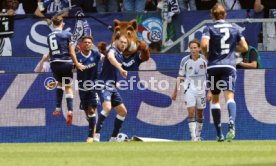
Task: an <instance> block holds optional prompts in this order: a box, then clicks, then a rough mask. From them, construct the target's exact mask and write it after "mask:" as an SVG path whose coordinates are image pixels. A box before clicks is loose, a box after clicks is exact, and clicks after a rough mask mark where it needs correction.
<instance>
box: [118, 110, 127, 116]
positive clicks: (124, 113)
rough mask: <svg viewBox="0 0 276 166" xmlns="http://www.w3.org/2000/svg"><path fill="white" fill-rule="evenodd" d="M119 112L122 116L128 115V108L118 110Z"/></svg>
mask: <svg viewBox="0 0 276 166" xmlns="http://www.w3.org/2000/svg"><path fill="white" fill-rule="evenodd" d="M118 114H119V115H120V116H122V117H126V115H127V110H126V109H122V110H121V111H120V112H118Z"/></svg>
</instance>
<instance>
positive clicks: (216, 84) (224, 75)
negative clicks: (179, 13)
mask: <svg viewBox="0 0 276 166" xmlns="http://www.w3.org/2000/svg"><path fill="white" fill-rule="evenodd" d="M226 15H227V14H226V10H225V9H224V7H223V6H222V5H221V4H220V3H217V4H216V5H215V6H214V7H213V8H212V9H211V17H212V19H213V20H214V23H213V24H211V25H207V26H206V27H205V29H204V31H203V35H202V40H201V48H202V52H203V53H204V55H205V56H206V58H207V59H208V67H207V73H208V79H209V81H210V83H211V86H210V88H211V89H210V90H211V93H212V97H211V100H212V101H211V106H210V107H211V110H212V115H213V119H214V124H215V127H216V130H217V141H219V142H220V141H224V136H223V133H222V131H221V112H220V109H221V107H220V104H219V94H220V92H221V90H223V91H224V97H225V101H226V103H227V108H228V112H229V132H228V133H227V135H226V139H227V140H228V141H231V140H232V139H233V138H234V137H235V119H236V103H235V100H234V91H235V82H236V60H235V49H236V45H238V44H239V46H241V49H242V52H246V51H247V49H248V46H247V44H246V42H245V39H244V37H243V36H242V34H241V33H240V32H239V30H238V28H237V27H236V26H235V25H234V24H230V23H227V22H226V21H225V18H226ZM208 50H209V52H207V51H208ZM221 82H223V84H222V83H221Z"/></svg>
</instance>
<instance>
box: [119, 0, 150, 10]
mask: <svg viewBox="0 0 276 166" xmlns="http://www.w3.org/2000/svg"><path fill="white" fill-rule="evenodd" d="M145 5H146V0H124V11H125V12H143V11H144V9H145Z"/></svg>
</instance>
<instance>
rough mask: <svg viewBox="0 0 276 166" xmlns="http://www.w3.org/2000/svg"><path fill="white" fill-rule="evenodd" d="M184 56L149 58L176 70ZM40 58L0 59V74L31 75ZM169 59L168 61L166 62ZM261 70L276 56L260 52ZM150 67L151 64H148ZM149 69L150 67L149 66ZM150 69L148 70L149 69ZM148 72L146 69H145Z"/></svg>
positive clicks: (271, 66) (274, 65)
mask: <svg viewBox="0 0 276 166" xmlns="http://www.w3.org/2000/svg"><path fill="white" fill-rule="evenodd" d="M186 55H187V53H184V54H180V53H179V54H152V55H151V58H152V59H153V61H154V62H155V63H156V65H157V67H158V70H161V71H163V70H168V71H169V70H178V68H179V65H180V64H179V63H180V61H181V59H182V57H183V56H186ZM41 57H42V56H40V57H0V73H3V72H5V73H32V72H34V69H35V67H36V65H37V64H38V62H39V61H40V59H41ZM166 59H169V60H166ZM260 59H261V64H262V68H264V69H274V68H276V63H275V61H276V56H275V53H273V52H260ZM149 65H151V64H149ZM149 67H150V66H149ZM149 69H150V68H149ZM146 70H148V69H146Z"/></svg>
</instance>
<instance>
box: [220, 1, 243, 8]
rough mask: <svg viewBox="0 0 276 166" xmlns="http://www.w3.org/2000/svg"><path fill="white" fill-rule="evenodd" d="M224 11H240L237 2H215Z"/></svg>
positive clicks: (239, 5)
mask: <svg viewBox="0 0 276 166" xmlns="http://www.w3.org/2000/svg"><path fill="white" fill-rule="evenodd" d="M217 1H218V2H219V3H221V4H222V5H223V6H224V8H225V9H226V10H240V9H241V4H240V1H239V0H217Z"/></svg>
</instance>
